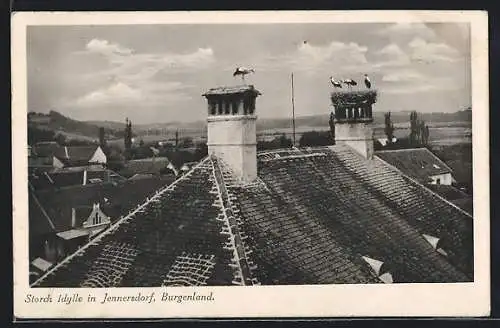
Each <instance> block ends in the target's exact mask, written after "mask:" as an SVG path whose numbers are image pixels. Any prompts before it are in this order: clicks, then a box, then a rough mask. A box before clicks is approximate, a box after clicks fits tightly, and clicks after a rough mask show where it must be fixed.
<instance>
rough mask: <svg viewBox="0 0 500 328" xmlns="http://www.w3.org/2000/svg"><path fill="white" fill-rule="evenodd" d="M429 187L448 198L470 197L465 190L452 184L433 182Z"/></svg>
mask: <svg viewBox="0 0 500 328" xmlns="http://www.w3.org/2000/svg"><path fill="white" fill-rule="evenodd" d="M427 187H428V188H429V189H431V190H432V191H434V192H436V193H438V194H439V195H441V196H442V197H444V198H446V199H448V200H454V199H461V198H467V197H470V196H469V195H467V194H466V193H465V192H463V191H461V190H460V189H458V188H455V187H453V186H450V185H442V184H439V185H438V184H432V185H429V186H427Z"/></svg>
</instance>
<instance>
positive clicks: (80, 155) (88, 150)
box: [54, 145, 100, 165]
mask: <svg viewBox="0 0 500 328" xmlns="http://www.w3.org/2000/svg"><path fill="white" fill-rule="evenodd" d="M98 148H100V146H99V145H92V146H62V147H60V148H59V149H58V150H57V151H56V153H55V154H54V156H55V157H57V158H58V159H59V160H61V161H62V162H63V163H67V164H70V163H74V164H75V165H78V164H80V163H81V164H85V163H88V162H89V161H90V159H91V158H92V156H93V155H94V154H95V152H96V151H97V149H98Z"/></svg>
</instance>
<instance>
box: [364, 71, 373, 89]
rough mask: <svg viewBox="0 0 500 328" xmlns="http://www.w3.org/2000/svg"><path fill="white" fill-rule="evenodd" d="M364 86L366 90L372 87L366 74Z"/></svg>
mask: <svg viewBox="0 0 500 328" xmlns="http://www.w3.org/2000/svg"><path fill="white" fill-rule="evenodd" d="M365 85H366V88H367V89H370V88H371V87H372V82H371V81H370V78H369V77H368V74H365Z"/></svg>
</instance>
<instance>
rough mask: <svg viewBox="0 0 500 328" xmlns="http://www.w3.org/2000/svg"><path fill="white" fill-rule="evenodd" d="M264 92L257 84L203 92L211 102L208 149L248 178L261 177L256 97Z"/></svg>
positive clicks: (245, 180) (235, 171) (244, 178)
mask: <svg viewBox="0 0 500 328" xmlns="http://www.w3.org/2000/svg"><path fill="white" fill-rule="evenodd" d="M260 94H261V93H260V92H259V91H257V90H256V89H255V88H254V87H253V85H242V86H234V87H218V88H212V89H210V90H208V91H207V92H206V93H205V94H203V96H204V97H205V98H206V99H207V102H208V124H207V125H208V138H207V146H208V153H209V154H213V155H215V156H217V157H219V158H220V159H222V160H223V161H224V162H225V163H226V164H228V165H229V166H230V167H231V168H232V170H233V172H234V173H235V174H237V175H238V177H239V178H240V179H241V180H242V181H244V182H251V181H253V180H255V179H256V178H257V136H256V120H257V116H256V115H255V100H256V98H257V96H259V95H260Z"/></svg>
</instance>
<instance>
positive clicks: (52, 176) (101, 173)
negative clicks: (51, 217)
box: [29, 165, 126, 190]
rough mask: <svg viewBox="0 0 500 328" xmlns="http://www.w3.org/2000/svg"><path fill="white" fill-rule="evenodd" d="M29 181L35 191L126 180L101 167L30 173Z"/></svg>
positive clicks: (92, 166) (65, 168) (55, 169)
mask: <svg viewBox="0 0 500 328" xmlns="http://www.w3.org/2000/svg"><path fill="white" fill-rule="evenodd" d="M29 180H30V182H31V184H32V186H33V187H34V188H35V190H42V189H53V188H62V187H69V186H78V185H84V184H95V183H105V182H120V181H123V180H126V178H124V177H122V176H120V175H119V174H117V173H116V172H113V171H111V170H108V169H106V168H104V167H103V166H101V165H89V166H80V167H64V168H52V169H51V170H45V171H43V172H34V171H32V172H31V175H30V176H29Z"/></svg>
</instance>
